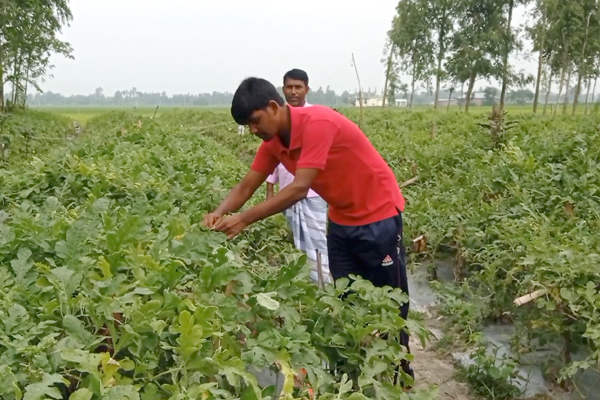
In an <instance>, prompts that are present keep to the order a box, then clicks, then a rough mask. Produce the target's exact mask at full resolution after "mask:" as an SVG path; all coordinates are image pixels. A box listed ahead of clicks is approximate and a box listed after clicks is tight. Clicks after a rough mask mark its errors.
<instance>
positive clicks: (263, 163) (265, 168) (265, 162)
mask: <svg viewBox="0 0 600 400" xmlns="http://www.w3.org/2000/svg"><path fill="white" fill-rule="evenodd" d="M267 146H268V145H267V143H262V144H261V145H260V147H259V148H258V151H257V152H256V156H254V161H253V162H252V165H251V166H250V169H251V170H253V171H256V172H260V173H263V174H267V175H271V174H272V173H273V171H274V170H275V167H277V165H278V164H279V160H278V159H277V157H275V156H274V155H273V153H272V152H271V150H270V149H269V148H268V147H267Z"/></svg>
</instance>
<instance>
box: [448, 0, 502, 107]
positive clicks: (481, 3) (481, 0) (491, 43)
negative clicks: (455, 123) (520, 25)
mask: <svg viewBox="0 0 600 400" xmlns="http://www.w3.org/2000/svg"><path fill="white" fill-rule="evenodd" d="M457 21H458V22H457V30H456V32H455V33H454V36H453V40H452V50H453V52H454V53H453V54H452V56H451V57H450V60H449V61H448V65H447V68H448V70H449V71H450V72H451V75H453V77H454V80H455V81H457V82H463V83H464V82H465V80H464V78H465V76H466V75H467V74H468V78H467V79H466V80H468V88H467V94H466V103H465V111H469V105H470V100H471V97H472V94H473V88H474V86H475V82H476V80H477V78H486V79H489V78H492V77H495V78H499V77H501V76H502V71H503V70H502V67H501V65H502V62H501V61H502V49H503V48H504V46H503V44H502V43H503V36H504V35H502V34H501V33H502V32H504V26H505V19H504V14H503V12H502V3H501V2H499V1H495V0H459V1H458V6H457Z"/></svg>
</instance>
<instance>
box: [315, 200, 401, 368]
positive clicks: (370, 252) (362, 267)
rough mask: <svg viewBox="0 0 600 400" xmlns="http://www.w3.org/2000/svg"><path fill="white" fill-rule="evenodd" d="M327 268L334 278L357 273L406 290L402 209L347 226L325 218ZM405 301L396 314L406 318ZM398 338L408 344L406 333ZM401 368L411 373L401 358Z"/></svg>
mask: <svg viewBox="0 0 600 400" xmlns="http://www.w3.org/2000/svg"><path fill="white" fill-rule="evenodd" d="M327 253H328V257H329V270H330V272H331V274H332V275H333V278H334V279H335V280H337V279H339V278H344V277H348V276H349V275H357V276H361V277H362V278H363V279H366V280H369V281H371V283H372V284H373V285H374V286H377V287H383V286H391V287H398V288H400V289H402V291H403V292H405V293H406V294H408V279H407V275H406V263H405V247H404V242H403V233H402V213H400V212H398V215H396V216H394V217H391V218H387V219H384V220H382V221H378V222H374V223H372V224H368V225H360V226H347V225H339V224H336V223H334V222H332V221H329V229H328V233H327ZM408 310H409V302H406V303H405V304H403V305H402V306H401V307H400V315H401V316H402V318H404V319H405V320H406V319H407V318H408ZM400 342H401V344H402V345H404V346H405V347H406V349H407V350H408V351H410V348H409V343H408V342H409V336H408V334H407V333H406V332H404V331H403V332H402V333H401V335H400ZM402 364H403V365H402V367H403V370H404V371H405V372H406V373H408V374H409V375H411V376H412V375H413V373H412V370H411V369H410V367H409V366H408V362H406V360H404V362H403V363H402Z"/></svg>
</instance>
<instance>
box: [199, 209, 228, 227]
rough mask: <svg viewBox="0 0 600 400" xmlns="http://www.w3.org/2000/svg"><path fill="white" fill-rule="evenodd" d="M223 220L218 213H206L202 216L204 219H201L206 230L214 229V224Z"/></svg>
mask: <svg viewBox="0 0 600 400" xmlns="http://www.w3.org/2000/svg"><path fill="white" fill-rule="evenodd" d="M221 218H223V215H221V214H219V213H215V212H212V213H208V214H206V215H205V216H204V218H203V219H202V223H203V224H204V226H206V227H207V228H214V227H215V224H216V223H217V222H219V220H220V219H221Z"/></svg>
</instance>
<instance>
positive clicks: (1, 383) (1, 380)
mask: <svg viewBox="0 0 600 400" xmlns="http://www.w3.org/2000/svg"><path fill="white" fill-rule="evenodd" d="M9 394H14V396H15V398H16V399H17V400H20V399H21V398H22V397H23V393H21V389H19V384H18V382H17V378H16V377H15V375H14V374H13V372H12V370H11V369H10V367H9V366H8V365H0V398H4V397H8V395H9Z"/></svg>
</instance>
